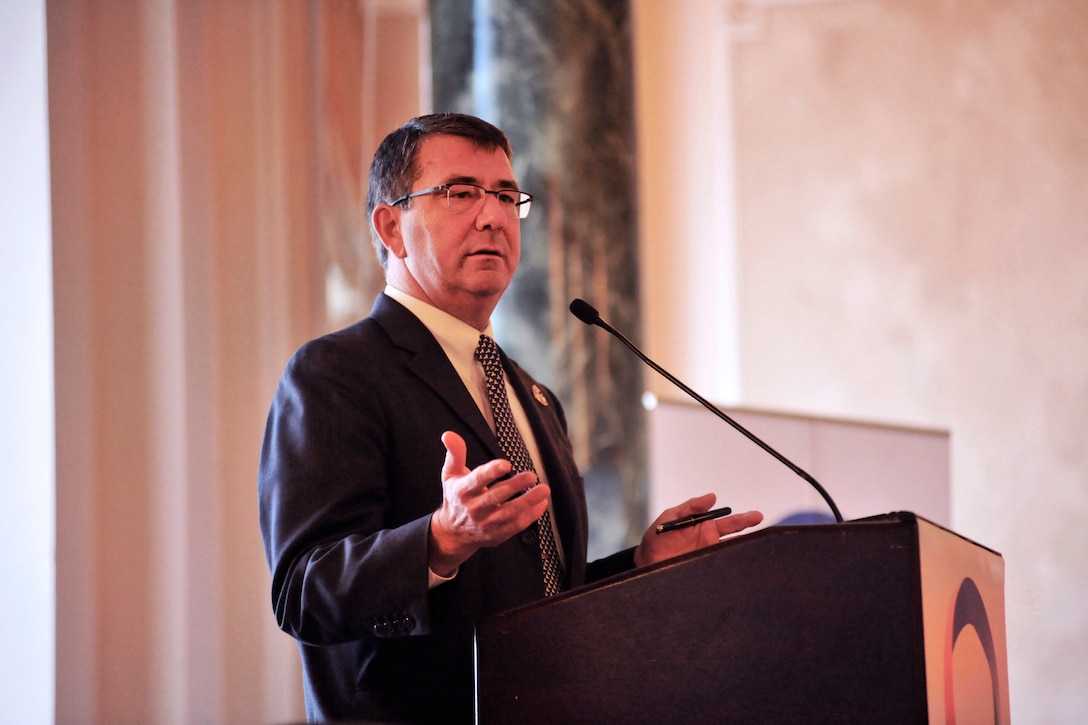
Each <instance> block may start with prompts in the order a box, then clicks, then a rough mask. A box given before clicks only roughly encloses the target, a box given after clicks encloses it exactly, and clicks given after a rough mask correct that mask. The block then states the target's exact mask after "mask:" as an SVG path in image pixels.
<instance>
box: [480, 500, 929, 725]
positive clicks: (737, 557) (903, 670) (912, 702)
mask: <svg viewBox="0 0 1088 725" xmlns="http://www.w3.org/2000/svg"><path fill="white" fill-rule="evenodd" d="M921 596H922V595H921V587H920V576H919V549H918V534H917V522H916V520H915V518H914V517H913V516H912V515H907V516H906V517H899V516H893V517H890V518H887V519H880V520H874V521H868V522H851V523H847V524H837V525H814V526H784V527H772V528H768V529H764V530H762V531H758V532H755V533H753V534H750V535H748V536H742V537H738V538H735V539H732V540H730V541H726V542H723V543H722V544H719V545H717V546H714V547H710V548H709V549H705V550H703V551H702V552H698V553H696V554H692V555H689V556H686V557H681V558H678V559H675V560H672V561H669V562H664V563H662V564H659V565H656V566H653V567H647V568H645V569H643V570H639V571H636V572H632V573H630V574H626V575H623V576H620V577H616V578H614V579H612V580H609V581H606V582H603V583H600V584H597V585H594V586H591V587H586V588H583V589H581V590H576V591H573V592H568V593H566V594H564V595H561V596H559V597H556V598H553V599H551V600H547V601H543V602H538V603H536V604H533V605H529V606H527V607H523V608H521V609H517V610H514V611H511V612H507V613H504V614H502V615H499V616H496V617H494V618H492V619H489V620H487V621H485V622H483V623H481V624H480V625H479V627H478V628H477V638H476V658H477V717H478V721H479V722H481V723H508V722H510V723H512V722H518V723H527V722H579V723H615V722H625V723H626V722H650V721H673V720H678V719H683V720H684V721H686V722H706V723H711V722H713V723H723V722H735V723H745V722H751V723H766V722H813V721H820V722H841V723H847V722H856V723H863V722H864V723H872V722H880V723H900V722H901V723H919V722H927V717H928V710H927V695H926V670H925V645H924V640H923V619H922V601H921Z"/></svg>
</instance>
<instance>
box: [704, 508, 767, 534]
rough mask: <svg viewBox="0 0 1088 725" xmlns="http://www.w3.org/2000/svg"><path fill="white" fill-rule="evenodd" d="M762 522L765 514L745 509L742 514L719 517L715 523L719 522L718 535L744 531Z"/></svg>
mask: <svg viewBox="0 0 1088 725" xmlns="http://www.w3.org/2000/svg"><path fill="white" fill-rule="evenodd" d="M762 522H763V514H762V513H761V512H759V511H745V512H744V513H741V514H733V515H732V516H726V517H725V518H721V519H718V520H717V521H716V522H714V523H716V524H717V529H718V536H729V535H730V534H735V533H737V532H738V531H744V530H745V529H748V528H751V527H753V526H758V525H759V524H761V523H762Z"/></svg>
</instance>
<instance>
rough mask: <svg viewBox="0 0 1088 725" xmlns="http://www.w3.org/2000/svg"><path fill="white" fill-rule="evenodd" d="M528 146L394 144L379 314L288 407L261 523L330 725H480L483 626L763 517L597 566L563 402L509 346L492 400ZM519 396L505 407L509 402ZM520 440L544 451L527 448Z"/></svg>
mask: <svg viewBox="0 0 1088 725" xmlns="http://www.w3.org/2000/svg"><path fill="white" fill-rule="evenodd" d="M510 157H511V150H510V145H509V142H508V141H507V139H506V137H505V135H504V134H503V133H502V132H501V131H499V130H498V129H497V128H495V127H494V126H492V125H491V124H489V123H486V122H484V121H481V120H479V119H476V118H473V117H470V116H462V115H455V114H440V115H432V116H424V117H421V118H418V119H413V120H412V121H409V122H408V123H407V124H405V125H404V126H403V127H401V128H400V129H398V130H396V131H394V132H393V133H391V134H390V135H389V136H388V137H387V138H386V139H385V140H384V141H383V142H382V144H381V146H380V147H379V149H378V151H377V152H376V153H375V157H374V161H373V163H372V165H371V170H370V188H369V193H368V199H367V208H368V212H369V215H370V221H371V226H372V231H373V235H374V240H375V246H376V249H377V251H378V256H379V258H380V259H381V261H382V265H383V267H384V268H385V271H386V281H387V287H386V291H385V292H384V293H383V294H381V295H379V297H378V299H377V301H376V302H375V304H374V308H373V310H372V311H371V313H370V315H369V316H368V317H366V318H365V319H363V320H361V321H359V322H357V323H355V324H354V325H351V326H349V327H347V328H345V329H343V330H340V331H338V332H335V333H332V334H330V335H326V336H324V337H321V338H319V339H317V340H314V341H311V342H309V343H307V344H306V345H304V346H303V347H302V348H301V349H300V350H299V351H298V352H297V353H295V355H294V357H293V358H292V359H291V361H290V362H289V363H288V365H287V367H286V369H285V371H284V374H283V379H282V381H281V383H280V386H279V388H278V390H277V392H276V396H275V399H274V401H273V403H272V409H271V411H270V413H269V418H268V426H267V430H266V433H265V441H264V448H263V450H262V456H261V468H260V476H259V482H258V494H259V501H260V517H261V530H262V534H263V536H264V542H265V552H266V555H267V557H268V562H269V566H270V568H271V570H272V580H273V581H272V600H273V608H274V611H275V614H276V618H277V621H278V623H279V625H280V627H281V628H282V629H283V630H284V631H286V632H288V633H289V634H291V635H292V636H294V637H295V638H297V639H298V641H299V648H300V651H301V655H302V661H303V669H304V679H305V694H306V707H307V715H308V717H309V718H310V719H311V720H334V719H350V720H357V721H367V722H375V721H381V722H387V721H397V722H412V721H415V722H456V721H469V720H471V717H472V712H473V709H472V708H473V702H472V699H473V682H472V677H473V666H472V636H473V625H474V624H475V623H476V622H477V621H479V620H480V619H481V618H483V617H486V616H488V615H491V614H494V613H497V612H500V611H503V610H506V609H509V608H512V607H516V606H519V605H522V604H526V603H528V602H531V601H534V600H537V599H540V598H542V597H544V596H545V595H546V594H547V593H548V591H547V590H546V587H547V586H548V583H547V582H546V576H545V571H546V570H547V571H549V572H551V573H554V574H555V575H556V576H557V577H558V586H559V588H560V589H569V588H571V587H575V586H579V585H581V584H583V583H585V582H587V581H593V580H596V579H600V578H602V577H604V576H608V575H611V574H614V573H617V572H620V571H624V570H626V569H630V568H632V567H634V566H638V565H645V564H648V563H651V562H654V561H660V560H662V559H665V558H667V557H670V556H675V555H677V554H679V553H683V552H686V551H690V550H693V549H695V548H697V547H699V546H705V545H707V544H710V543H714V542H717V541H718V540H719V538H720V537H721V536H723V535H726V534H730V533H734V532H737V531H740V530H742V529H744V528H747V527H749V526H753V525H755V524H757V523H759V521H760V520H761V519H762V516H761V515H760V514H758V513H757V512H750V513H747V514H739V515H734V516H731V517H727V518H723V519H720V520H717V521H711V522H708V523H704V524H700V525H699V526H696V527H692V528H688V529H684V530H681V531H677V532H673V533H669V534H666V535H662V536H657V535H654V534H651V533H649V532H648V533H647V535H646V536H645V537H644V538H643V540H642V542H641V544H640V545H639V546H638V547H637V548H635V549H632V550H628V551H625V552H620V553H619V554H616V555H614V556H612V557H609V558H608V559H605V560H603V561H599V562H593V563H588V564H587V562H586V543H587V536H588V533H587V529H588V523H587V514H586V504H585V496H584V491H583V488H582V479H581V477H580V476H579V474H578V471H577V469H576V467H575V464H574V456H573V453H572V451H571V447H570V442H569V440H568V438H567V433H566V421H565V419H564V417H563V412H562V409H561V407H560V404H559V401H558V400H557V399H556V398H555V396H554V395H553V394H552V393H551V391H549V390H547V389H546V388H544V386H542V385H540V384H539V383H536V382H535V381H534V380H533V379H532V378H531V377H530V376H529V375H528V374H527V373H526V372H525V371H524V370H522V369H521V368H520V367H519V366H518V365H517V364H515V363H514V362H513V361H511V360H509V359H508V358H505V356H502V355H501V353H497V352H496V353H495V354H496V355H498V357H499V359H501V363H502V371H501V372H500V373H499V375H502V376H503V377H504V378H505V379H504V380H503V379H501V378H499V379H498V382H497V383H495V387H493V388H492V390H490V391H489V390H488V387H487V379H486V373H485V372H484V368H483V366H482V364H481V362H479V360H483V359H484V358H483V357H481V358H478V357H477V355H478V351H477V348H478V346H480V345H481V333H483V334H485V335H487V336H488V337H489V338H490V337H491V336H492V333H491V327H490V318H491V313H492V311H493V310H494V309H495V305H496V304H498V302H499V299H500V298H501V297H502V294H503V292H504V291H505V290H506V288H507V286H508V285H509V284H510V280H511V278H512V277H513V275H514V271H515V270H516V269H517V266H518V260H519V258H520V253H521V237H520V219H521V217H522V216H523V215H524V214H525V213H527V211H528V205H529V204H530V202H531V197H530V196H529V195H528V194H526V193H524V192H522V191H520V190H519V189H518V187H517V182H516V180H515V178H514V174H513V170H512V167H511V163H510ZM485 342H486V341H485ZM481 349H482V348H481ZM493 380H495V378H493ZM500 388H501V389H503V390H505V393H506V395H505V396H504V397H505V400H506V401H507V402H499V401H498V399H495V398H492V397H491V396H492V395H499V394H500V393H499V389H500ZM493 400H495V401H496V402H492V401H493ZM507 403H508V407H507ZM510 420H512V421H513V427H516V429H517V433H519V434H520V437H519V438H517V441H518V443H516V444H510V443H509V441H510V440H511V438H510V436H511V435H512V434H511V432H510V430H509V428H510V427H512V426H509V425H506V422H508V421H510ZM496 422H498V423H499V426H498V429H497V428H496V427H495V426H496ZM496 430H500V433H499V436H497V435H496ZM500 437H501V438H502V441H500ZM522 444H523V445H524V450H527V451H528V459H525V460H524V461H522V457H521V456H520V455H515V454H513V453H510V452H508V450H509V445H522ZM514 459H517V460H519V461H522V462H520V463H519V465H518V466H517V467H516V468H517V470H513V469H514V468H515V466H514V465H513V463H512V462H511V461H512V460H514ZM529 459H531V460H529ZM523 469H525V470H523ZM511 474H512V475H511ZM713 500H714V499H713V495H707V496H703V497H700V498H697V499H692V500H690V501H688V502H686V503H685V504H683V505H681V506H678V507H676V508H673V509H670V510H668V511H666V512H665V513H664V514H662V516H661V517H660V520H664V519H671V518H678V517H681V516H685V515H688V514H691V513H697V512H702V511H706V510H707V509H709V507H710V506H711V504H712V503H713ZM651 530H652V529H651ZM572 656H576V653H575V654H572ZM511 664H512V665H516V663H511Z"/></svg>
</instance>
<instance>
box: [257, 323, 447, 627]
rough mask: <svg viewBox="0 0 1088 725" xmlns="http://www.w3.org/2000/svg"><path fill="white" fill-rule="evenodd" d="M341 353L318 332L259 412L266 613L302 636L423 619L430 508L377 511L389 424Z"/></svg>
mask: <svg viewBox="0 0 1088 725" xmlns="http://www.w3.org/2000/svg"><path fill="white" fill-rule="evenodd" d="M346 358H347V356H346V353H344V352H343V351H340V350H338V349H337V348H336V346H335V345H334V344H332V343H329V342H327V341H315V342H311V343H308V344H307V345H306V346H304V347H303V348H302V349H300V350H299V352H298V353H296V354H295V356H294V358H292V360H291V362H290V363H289V364H288V366H287V368H286V369H285V371H284V374H283V378H282V379H281V381H280V385H279V388H278V389H277V392H276V395H275V398H274V400H273V403H272V407H271V410H270V412H269V417H268V422H267V426H266V430H265V439H264V445H263V448H262V453H261V464H260V471H259V476H258V498H259V503H260V519H261V529H262V534H263V537H264V541H265V553H266V556H267V558H268V562H269V566H270V568H271V571H272V579H273V581H272V603H273V608H274V611H275V614H276V618H277V621H278V623H279V626H280V627H281V628H282V629H283V630H284V631H286V632H287V633H289V634H291V635H292V636H294V637H296V638H297V639H299V640H300V641H303V642H306V643H309V644H336V643H340V642H347V641H352V640H357V639H360V638H361V637H363V636H365V635H370V636H377V637H388V636H400V635H406V634H424V633H427V632H428V630H429V627H430V624H429V615H428V579H427V546H428V530H429V524H430V515H429V513H428V511H429V510H433V509H429V508H428V506H429V503H426V502H425V505H421V507H420V509H419V511H417V512H415V513H416V514H417V515H415V516H414V518H406V519H405V520H402V521H397V522H390V521H389V520H388V518H389V508H390V491H389V482H388V480H387V476H388V473H387V467H386V465H385V460H386V456H387V451H388V449H389V445H390V442H389V441H388V440H387V437H388V436H389V435H390V434H389V433H388V432H387V430H386V429H385V427H384V426H383V425H382V416H383V411H382V409H381V405H380V404H379V401H378V398H377V396H376V395H375V394H374V392H373V387H372V386H368V385H367V384H362V385H360V381H359V379H358V378H359V377H360V374H361V373H360V371H359V370H357V369H355V368H353V367H352V364H351V363H350V362H349V361H348V360H347V359H346ZM363 373H365V371H363ZM363 377H364V378H365V374H364V375H363ZM437 475H438V472H437V469H435V471H434V476H435V477H437Z"/></svg>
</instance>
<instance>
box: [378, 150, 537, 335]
mask: <svg viewBox="0 0 1088 725" xmlns="http://www.w3.org/2000/svg"><path fill="white" fill-rule="evenodd" d="M418 168H419V178H418V179H417V180H416V182H415V184H413V186H412V190H413V191H419V190H422V189H427V188H430V187H432V186H439V185H441V184H448V183H455V182H461V183H470V184H478V185H480V186H482V187H484V188H485V189H488V190H495V189H503V188H506V189H511V188H516V186H517V185H516V183H515V180H514V172H513V169H512V168H511V166H510V160H509V159H508V158H507V157H506V154H505V153H504V152H503V150H502V149H498V148H496V149H493V150H484V149H479V148H477V147H476V146H475V144H473V143H472V141H470V140H468V139H465V138H461V137H459V136H444V135H440V136H431V137H430V138H427V139H425V140H424V141H423V144H422V145H421V146H420V149H419V155H418ZM400 213H401V230H402V232H401V233H402V236H403V245H404V247H403V252H402V253H403V255H404V256H403V262H404V266H405V268H406V269H407V271H408V272H409V273H410V275H411V278H412V280H414V283H415V284H416V285H417V286H418V290H417V291H419V292H422V293H423V294H424V295H425V296H426V298H427V300H428V301H429V302H431V304H433V305H435V306H436V307H438V308H439V309H442V310H445V311H446V312H449V313H450V314H452V315H454V316H456V317H459V318H461V319H463V320H465V321H466V322H470V324H476V323H477V321H478V320H480V319H481V316H482V319H484V320H486V319H487V318H488V317H490V315H491V311H492V310H493V309H494V307H495V305H496V304H497V303H498V301H499V298H500V297H501V296H502V294H503V292H504V291H506V287H507V286H508V285H509V284H510V280H511V279H512V278H513V276H514V271H515V270H516V269H517V266H518V262H519V260H520V259H521V223H520V220H519V219H518V218H517V215H516V214H511V215H509V216H508V215H507V214H506V213H505V212H504V211H503V209H502V207H501V205H500V203H499V201H498V200H497V199H496V198H495V196H494V195H492V194H485V195H484V201H483V204H482V205H480V206H479V207H478V208H476V209H474V210H471V211H455V210H453V209H450V208H449V206H448V205H447V203H446V197H445V195H444V194H438V195H430V194H425V195H423V196H419V197H416V198H414V199H412V200H411V204H410V205H409V207H408V208H404V209H402V210H401V212H400ZM398 256H399V255H398ZM409 291H411V290H409Z"/></svg>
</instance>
